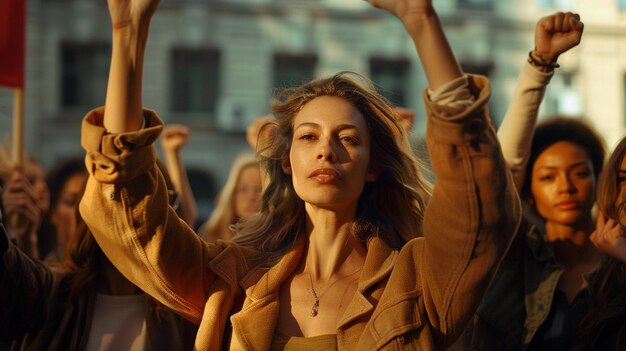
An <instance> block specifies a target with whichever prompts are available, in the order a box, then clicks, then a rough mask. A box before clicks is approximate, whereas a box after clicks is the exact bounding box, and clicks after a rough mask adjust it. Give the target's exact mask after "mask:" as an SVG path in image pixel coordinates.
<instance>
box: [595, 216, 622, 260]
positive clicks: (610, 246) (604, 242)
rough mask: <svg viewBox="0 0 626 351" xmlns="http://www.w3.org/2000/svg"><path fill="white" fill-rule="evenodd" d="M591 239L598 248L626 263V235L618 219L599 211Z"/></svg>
mask: <svg viewBox="0 0 626 351" xmlns="http://www.w3.org/2000/svg"><path fill="white" fill-rule="evenodd" d="M590 240H591V242H592V243H593V244H594V245H595V246H596V247H597V248H598V250H600V251H602V252H604V253H605V254H607V255H609V256H611V257H614V258H616V259H618V260H620V261H622V262H625V263H626V237H625V236H624V230H623V228H622V226H621V225H620V223H619V222H618V221H616V220H614V219H612V218H606V217H605V216H604V214H603V213H599V214H598V220H597V222H596V230H595V231H594V232H593V233H592V234H591V237H590Z"/></svg>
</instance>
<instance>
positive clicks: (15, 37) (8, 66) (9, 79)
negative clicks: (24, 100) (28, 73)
mask: <svg viewBox="0 0 626 351" xmlns="http://www.w3.org/2000/svg"><path fill="white" fill-rule="evenodd" d="M25 43H26V0H0V85H4V86H8V87H13V88H23V87H24V66H25V60H24V53H25V51H26V50H25V47H26V45H25Z"/></svg>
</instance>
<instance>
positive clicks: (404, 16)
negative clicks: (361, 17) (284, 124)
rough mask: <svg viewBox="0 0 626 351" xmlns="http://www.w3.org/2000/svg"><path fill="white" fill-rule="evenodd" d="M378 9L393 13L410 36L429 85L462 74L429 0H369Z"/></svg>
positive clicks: (435, 85)
mask: <svg viewBox="0 0 626 351" xmlns="http://www.w3.org/2000/svg"><path fill="white" fill-rule="evenodd" d="M370 3H371V4H372V5H373V6H375V7H378V8H380V9H383V10H386V11H388V12H390V13H392V14H394V15H396V16H397V17H398V18H399V19H400V20H401V21H402V23H403V24H404V27H405V28H406V29H407V31H408V33H409V35H410V36H411V38H412V39H413V43H414V44H415V48H416V49H417V54H418V55H419V57H420V60H421V62H422V66H423V67H424V72H425V73H426V78H427V79H428V85H429V87H430V89H432V90H437V89H439V88H440V87H441V86H443V85H444V84H446V83H448V82H451V81H453V80H454V79H456V78H459V77H461V76H462V75H463V72H462V71H461V67H460V66H459V64H458V62H457V61H456V58H455V57H454V54H453V53H452V49H451V48H450V45H449V44H448V40H447V39H446V36H445V34H444V32H443V28H442V27H441V23H440V22H439V17H438V16H437V13H436V12H435V9H434V7H433V4H432V1H431V0H400V1H398V0H370Z"/></svg>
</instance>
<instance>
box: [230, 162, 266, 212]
mask: <svg viewBox="0 0 626 351" xmlns="http://www.w3.org/2000/svg"><path fill="white" fill-rule="evenodd" d="M261 195H262V187H261V170H260V169H259V167H258V166H254V165H252V166H246V167H244V169H243V170H242V171H241V174H239V179H238V180H237V187H236V188H235V199H234V203H233V206H234V207H235V216H236V217H237V218H247V217H249V216H250V215H252V214H254V213H256V212H258V211H259V210H260V209H261Z"/></svg>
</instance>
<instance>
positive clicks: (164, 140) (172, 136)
mask: <svg viewBox="0 0 626 351" xmlns="http://www.w3.org/2000/svg"><path fill="white" fill-rule="evenodd" d="M188 142H189V128H187V127H186V126H184V125H182V124H170V125H167V126H165V127H164V128H163V134H162V135H161V149H162V150H163V156H164V158H165V165H166V167H167V171H168V173H169V175H170V177H171V180H172V183H173V184H174V190H173V191H175V195H174V193H173V194H172V196H177V197H178V199H177V201H178V203H179V206H180V213H181V216H182V218H183V219H184V220H185V222H187V224H189V226H191V227H194V226H195V225H196V219H197V218H198V207H197V206H196V200H195V197H194V196H193V191H192V190H191V185H190V184H189V178H188V177H187V169H186V168H185V165H184V163H183V158H182V156H181V150H182V149H183V147H184V146H185V145H187V143H188Z"/></svg>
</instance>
